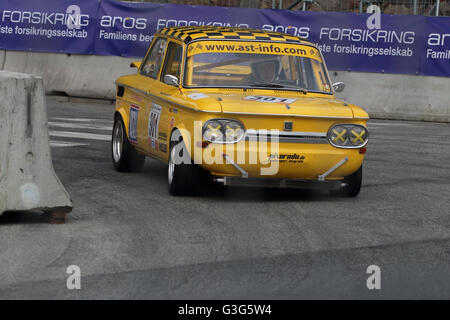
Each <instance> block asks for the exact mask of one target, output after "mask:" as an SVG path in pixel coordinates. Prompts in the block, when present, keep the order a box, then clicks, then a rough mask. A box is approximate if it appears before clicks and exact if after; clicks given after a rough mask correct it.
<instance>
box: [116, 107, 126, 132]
mask: <svg viewBox="0 0 450 320" xmlns="http://www.w3.org/2000/svg"><path fill="white" fill-rule="evenodd" d="M117 117H121V118H122V121H123V125H124V127H125V133H126V134H127V137H128V136H129V135H128V128H129V119H128V113H127V112H126V111H125V109H124V108H118V109H116V111H115V112H114V121H116V119H117Z"/></svg>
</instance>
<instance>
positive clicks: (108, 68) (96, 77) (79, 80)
mask: <svg viewBox="0 0 450 320" xmlns="http://www.w3.org/2000/svg"><path fill="white" fill-rule="evenodd" d="M4 60H5V62H4V70H8V71H16V72H24V73H31V74H36V75H39V76H41V77H42V78H43V79H44V83H45V87H46V90H47V93H49V94H67V95H69V96H74V97H86V98H100V99H110V100H113V99H115V86H114V81H115V79H117V78H118V77H119V76H121V75H125V74H130V73H133V72H136V69H131V68H130V67H129V66H130V62H131V61H134V60H139V59H137V58H134V59H133V58H122V57H110V56H84V55H67V54H56V53H39V52H17V51H8V52H7V53H6V56H5V59H4ZM1 61H2V60H1V55H0V63H1ZM0 66H1V64H0ZM330 74H331V77H332V81H333V82H337V81H343V82H345V84H346V89H345V91H344V92H342V93H339V94H338V97H339V98H342V99H344V100H346V101H348V102H351V103H354V104H356V105H358V106H360V107H362V108H364V109H365V110H367V111H368V112H369V114H370V116H371V117H373V118H385V119H401V120H425V121H442V122H450V105H449V103H448V101H450V90H448V88H450V78H444V77H425V76H413V75H396V74H381V73H363V72H345V71H337V72H334V71H331V72H330Z"/></svg>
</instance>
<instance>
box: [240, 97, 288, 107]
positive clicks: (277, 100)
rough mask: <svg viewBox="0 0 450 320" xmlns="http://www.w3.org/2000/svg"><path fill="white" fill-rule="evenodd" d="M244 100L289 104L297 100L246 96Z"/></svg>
mask: <svg viewBox="0 0 450 320" xmlns="http://www.w3.org/2000/svg"><path fill="white" fill-rule="evenodd" d="M244 100H251V101H258V102H267V103H283V104H286V105H287V104H289V103H293V102H295V101H296V100H297V99H292V98H279V97H269V96H246V97H245V98H244Z"/></svg>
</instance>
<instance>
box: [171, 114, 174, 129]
mask: <svg viewBox="0 0 450 320" xmlns="http://www.w3.org/2000/svg"><path fill="white" fill-rule="evenodd" d="M174 124H175V118H174V117H172V118H171V119H170V129H172V128H173V125H174Z"/></svg>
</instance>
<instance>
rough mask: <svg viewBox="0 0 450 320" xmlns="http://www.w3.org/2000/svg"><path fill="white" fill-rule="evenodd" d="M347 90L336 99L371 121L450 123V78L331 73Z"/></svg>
mask: <svg viewBox="0 0 450 320" xmlns="http://www.w3.org/2000/svg"><path fill="white" fill-rule="evenodd" d="M330 74H331V78H332V81H333V82H338V81H342V82H344V83H345V85H346V89H345V90H344V91H343V92H341V93H338V94H337V96H338V97H339V98H341V99H344V100H346V101H348V102H351V103H354V104H356V105H358V106H360V107H362V108H363V109H365V110H366V111H367V112H368V113H369V114H370V116H371V117H372V118H384V119H399V120H422V121H438V122H450V102H449V101H450V90H449V88H450V78H444V77H425V76H411V75H399V74H383V73H362V72H343V71H339V72H330Z"/></svg>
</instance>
